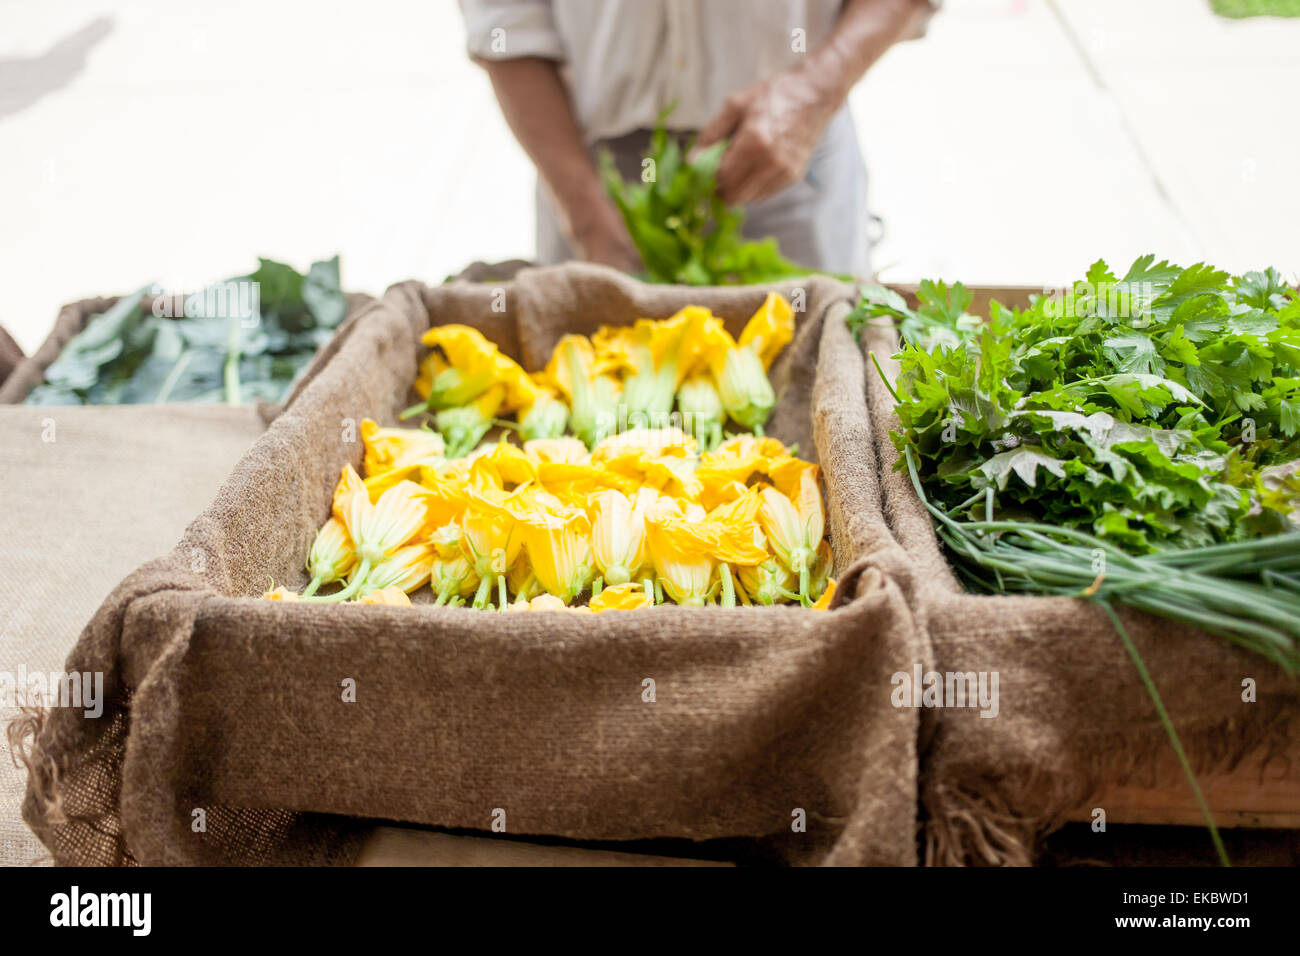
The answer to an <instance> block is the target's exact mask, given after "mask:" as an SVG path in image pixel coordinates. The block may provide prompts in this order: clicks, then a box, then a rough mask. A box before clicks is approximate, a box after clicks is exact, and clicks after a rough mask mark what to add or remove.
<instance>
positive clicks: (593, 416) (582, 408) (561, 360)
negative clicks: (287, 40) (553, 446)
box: [546, 335, 621, 447]
mask: <svg viewBox="0 0 1300 956" xmlns="http://www.w3.org/2000/svg"><path fill="white" fill-rule="evenodd" d="M607 372H608V369H607V366H606V365H605V363H604V362H598V361H597V358H596V353H595V350H594V349H593V348H592V346H591V341H590V340H589V339H587V337H586V336H583V335H566V336H564V337H563V338H562V339H560V341H559V344H557V345H556V346H555V351H554V352H552V353H551V360H550V361H549V362H548V363H547V365H546V378H547V380H548V381H549V382H551V383H553V384H554V385H555V387H556V388H558V389H559V390H560V392H561V394H563V395H564V397H565V399H566V400H567V401H568V403H569V428H570V430H571V431H572V432H573V433H574V434H575V435H577V436H578V437H579V438H581V439H582V440H583V442H584V443H586V445H587V446H588V447H591V446H592V445H594V444H596V442H597V441H599V440H600V439H601V438H602V437H603V436H604V435H605V434H607V433H608V432H609V431H611V430H612V429H613V428H614V424H615V421H616V413H617V405H618V399H619V392H620V391H621V386H620V385H619V382H618V380H617V379H615V378H614V377H613V376H611V375H609V374H607Z"/></svg>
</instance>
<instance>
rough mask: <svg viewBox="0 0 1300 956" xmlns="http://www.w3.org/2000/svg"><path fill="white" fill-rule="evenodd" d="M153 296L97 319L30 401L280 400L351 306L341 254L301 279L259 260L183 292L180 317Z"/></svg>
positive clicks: (138, 296)
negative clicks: (152, 303)
mask: <svg viewBox="0 0 1300 956" xmlns="http://www.w3.org/2000/svg"><path fill="white" fill-rule="evenodd" d="M253 289H256V292H257V294H256V296H254V295H253V294H252V290H253ZM147 292H148V287H145V288H142V289H139V290H137V291H136V292H134V293H132V294H131V295H128V296H124V297H123V298H122V299H120V300H119V301H118V302H117V303H115V304H114V305H113V306H112V307H111V308H110V309H108V310H107V311H106V312H104V313H102V314H100V315H97V316H93V317H92V318H91V319H90V320H89V321H88V322H87V323H86V327H85V328H84V329H83V330H82V331H81V332H80V333H79V334H78V335H76V336H74V337H73V338H72V339H71V340H70V341H69V342H68V344H67V345H66V346H64V348H63V351H62V352H61V353H60V354H59V357H58V358H57V359H55V361H54V362H53V363H52V364H51V365H50V367H49V368H48V369H46V371H45V381H44V382H43V383H42V384H41V385H38V386H37V387H36V388H34V389H33V390H32V392H31V393H30V394H29V395H28V396H27V399H26V403H27V404H29V405H83V404H84V405H127V404H137V403H146V402H220V401H225V402H230V403H238V402H241V401H249V400H251V399H264V400H267V401H275V400H278V399H279V398H281V397H283V396H284V394H285V393H286V392H287V391H288V389H289V386H290V385H292V383H293V380H294V379H295V378H296V376H297V375H298V373H299V372H300V371H301V370H302V369H303V368H304V367H305V366H306V365H307V363H308V362H309V361H310V360H311V357H312V355H314V354H315V352H316V350H317V348H319V347H320V346H321V345H322V344H324V343H325V342H327V341H328V340H329V338H330V336H332V335H333V334H334V329H335V328H336V327H337V326H338V324H339V323H340V322H341V321H342V320H343V317H344V315H345V313H346V311H347V304H346V300H345V298H344V295H343V292H342V289H341V286H340V281H339V260H338V257H337V256H335V257H334V258H333V259H329V260H326V261H322V262H315V263H313V264H312V265H311V267H310V269H308V271H307V274H306V275H305V276H304V275H302V274H300V273H299V272H298V271H297V270H295V269H294V268H293V267H292V266H288V265H285V264H284V263H281V262H276V261H274V260H272V259H259V260H258V268H257V270H256V271H254V272H253V273H251V274H249V275H245V276H237V277H235V278H233V279H228V280H226V281H224V282H219V283H215V284H214V285H212V286H210V287H209V288H207V289H204V290H202V291H200V292H196V293H194V294H193V295H191V296H189V297H187V298H186V299H185V300H184V303H183V314H181V315H177V316H175V317H170V316H168V315H166V314H161V315H159V314H155V310H152V309H146V308H145V307H144V304H143V303H144V297H145V295H146V293H147ZM159 311H162V312H164V313H165V312H166V309H162V310H159ZM178 311H180V310H179V309H178Z"/></svg>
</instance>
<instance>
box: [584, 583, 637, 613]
mask: <svg viewBox="0 0 1300 956" xmlns="http://www.w3.org/2000/svg"><path fill="white" fill-rule="evenodd" d="M650 605H651V601H650V597H649V595H647V594H646V593H645V589H644V588H642V587H641V585H639V584H637V583H636V582H634V581H633V582H628V583H627V584H616V585H614V586H613V587H607V588H605V589H604V590H603V591H601V592H600V593H599V594H597V595H596V596H595V597H593V598H592V599H591V600H590V601H588V602H587V607H589V608H590V609H591V610H592V611H593V612H594V613H596V614H599V613H601V612H602V611H635V610H636V609H637V608H642V607H650Z"/></svg>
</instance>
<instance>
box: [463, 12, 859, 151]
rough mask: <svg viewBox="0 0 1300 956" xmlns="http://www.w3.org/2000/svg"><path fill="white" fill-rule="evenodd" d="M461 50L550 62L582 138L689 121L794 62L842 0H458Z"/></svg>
mask: <svg viewBox="0 0 1300 956" xmlns="http://www.w3.org/2000/svg"><path fill="white" fill-rule="evenodd" d="M460 5H461V10H462V12H463V13H464V15H465V26H466V31H467V33H468V47H469V53H470V55H471V56H474V57H478V58H481V59H486V60H505V59H511V58H514V57H524V56H536V57H544V58H546V59H552V60H557V61H560V62H561V63H562V64H563V65H564V67H563V68H564V73H565V79H566V82H567V83H568V86H569V90H570V92H571V95H572V96H573V102H574V109H575V111H576V113H577V118H578V123H579V125H580V126H581V127H582V129H583V132H584V135H585V136H586V138H587V141H588V143H591V142H594V141H596V140H599V139H610V138H612V137H615V136H620V135H622V134H624V133H629V132H631V131H632V130H635V129H648V128H650V127H653V126H654V125H655V122H656V120H657V118H658V116H659V114H660V112H661V111H662V110H663V109H664V108H665V107H667V106H668V105H669V104H670V103H672V102H673V101H674V100H675V101H676V103H677V107H676V109H674V110H673V112H672V114H671V115H670V116H669V118H668V122H667V125H668V127H669V128H670V129H675V130H696V129H699V128H700V127H702V126H703V125H704V124H705V123H707V122H708V121H709V120H710V119H712V118H713V116H714V115H715V114H716V113H717V112H718V111H719V110H721V109H722V104H723V102H724V101H725V100H726V99H727V97H728V96H730V95H731V94H732V93H735V92H737V91H739V90H741V89H743V88H745V87H746V86H749V85H751V84H753V83H757V82H759V81H760V80H763V79H766V78H767V77H769V76H772V75H773V74H776V73H779V72H782V71H784V70H787V69H789V68H791V67H794V66H796V65H797V64H798V63H799V62H800V60H801V58H802V57H803V56H804V55H805V54H806V53H809V52H812V51H814V50H816V49H817V48H818V47H819V46H820V45H821V44H822V43H824V42H825V41H826V39H827V37H829V36H830V34H831V31H832V30H833V29H834V27H835V22H836V20H837V19H838V17H839V14H840V8H841V6H842V0H761V2H756V0H460Z"/></svg>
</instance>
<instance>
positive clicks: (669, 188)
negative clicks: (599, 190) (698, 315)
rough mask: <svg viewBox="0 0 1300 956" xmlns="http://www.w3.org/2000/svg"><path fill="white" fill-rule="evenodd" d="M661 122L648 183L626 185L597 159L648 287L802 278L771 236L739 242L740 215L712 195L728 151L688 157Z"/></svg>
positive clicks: (610, 162) (606, 160)
mask: <svg viewBox="0 0 1300 956" xmlns="http://www.w3.org/2000/svg"><path fill="white" fill-rule="evenodd" d="M671 111H672V107H669V108H668V109H667V110H665V111H664V113H663V114H662V115H661V116H660V117H659V122H658V124H657V125H656V126H655V130H654V133H653V135H652V137H651V140H650V152H649V153H648V154H647V156H646V159H647V160H649V161H650V163H648V164H647V166H646V168H647V169H651V170H653V176H650V177H648V179H649V181H645V182H642V181H634V182H626V181H624V179H623V177H622V176H621V175H620V174H619V171H618V169H617V167H616V166H615V164H614V159H613V157H612V156H611V155H610V153H609V152H608V151H605V152H604V153H602V154H601V157H600V165H601V173H602V176H603V178H604V181H605V190H606V191H607V192H608V193H609V195H610V197H611V198H612V199H613V200H614V202H615V204H616V205H617V206H618V208H619V212H621V213H622V215H623V221H624V222H625V223H626V224H627V228H628V232H629V233H630V234H631V236H632V241H633V242H634V243H635V244H636V247H637V250H638V251H639V252H640V253H641V259H642V261H643V262H644V263H645V267H646V274H645V276H644V278H645V279H646V280H647V281H649V282H664V283H677V284H682V285H729V284H753V283H763V282H775V281H778V280H780V279H785V278H790V277H792V276H801V275H807V274H808V273H809V272H810V271H811V270H809V269H806V268H804V267H802V266H800V265H797V264H796V263H794V262H791V261H790V260H789V259H786V258H785V257H784V256H782V255H781V251H780V249H779V248H778V247H777V243H776V240H775V239H773V238H768V239H764V240H762V241H761V242H750V241H746V240H744V239H743V238H741V233H740V230H741V226H742V225H743V224H744V221H745V213H744V210H742V209H741V208H740V207H735V208H728V206H727V204H726V203H724V202H723V201H722V199H721V198H719V197H718V195H717V188H716V176H717V172H718V164H719V163H720V162H721V160H722V154H723V152H724V150H725V149H726V147H727V144H726V142H725V141H724V142H720V143H714V144H713V145H712V146H709V147H707V148H706V149H703V150H700V151H699V153H698V154H697V155H696V156H694V158H691V157H690V153H691V146H690V145H688V146H687V147H686V149H685V150H683V148H682V146H681V144H680V143H679V142H678V140H677V139H676V137H673V136H671V135H669V133H668V131H667V129H666V127H665V125H664V124H665V120H666V118H667V116H668V114H669V113H670V112H671Z"/></svg>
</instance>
